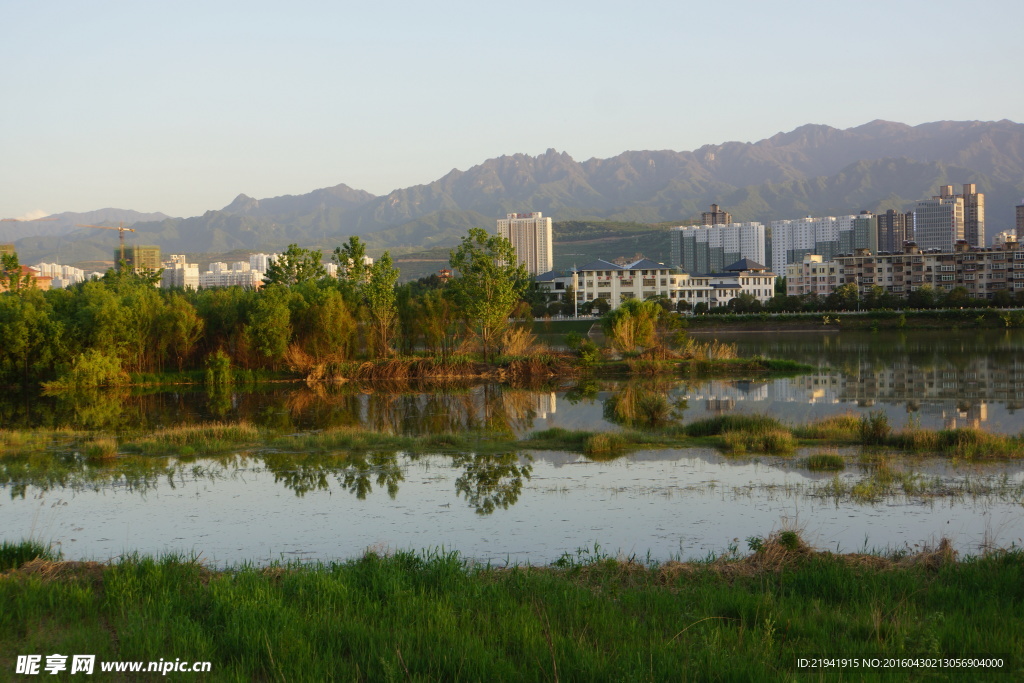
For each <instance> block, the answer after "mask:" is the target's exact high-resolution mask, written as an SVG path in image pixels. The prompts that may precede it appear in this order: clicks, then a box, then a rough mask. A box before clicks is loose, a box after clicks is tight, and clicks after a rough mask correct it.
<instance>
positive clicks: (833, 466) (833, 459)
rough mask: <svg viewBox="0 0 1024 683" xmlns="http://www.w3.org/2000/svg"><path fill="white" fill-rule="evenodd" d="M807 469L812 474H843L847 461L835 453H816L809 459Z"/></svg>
mask: <svg viewBox="0 0 1024 683" xmlns="http://www.w3.org/2000/svg"><path fill="white" fill-rule="evenodd" d="M806 464H807V469H809V470H810V471H811V472H842V471H843V470H844V469H846V460H844V459H843V457H842V456H841V455H837V454H835V453H815V454H814V455H811V456H808V458H807V463H806Z"/></svg>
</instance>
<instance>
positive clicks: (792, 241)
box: [768, 211, 878, 272]
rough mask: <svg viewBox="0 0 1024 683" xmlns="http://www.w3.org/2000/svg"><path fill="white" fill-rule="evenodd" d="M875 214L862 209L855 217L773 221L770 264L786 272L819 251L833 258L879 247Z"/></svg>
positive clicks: (825, 256) (777, 270)
mask: <svg viewBox="0 0 1024 683" xmlns="http://www.w3.org/2000/svg"><path fill="white" fill-rule="evenodd" d="M877 237H878V233H877V230H876V227H875V218H874V215H872V214H871V212H869V211H862V212H861V213H860V214H858V215H855V216H854V215H851V216H824V217H820V218H812V217H810V216H808V217H807V218H799V219H797V220H781V221H772V222H771V224H770V226H769V230H768V241H769V242H770V245H771V246H770V250H769V254H768V255H769V257H770V262H769V266H770V267H771V269H772V270H774V271H776V272H785V270H786V266H788V265H789V264H790V263H800V262H801V261H802V260H803V258H804V256H807V255H808V254H817V255H819V256H822V257H824V258H825V260H826V261H827V260H829V259H831V258H832V257H833V256H835V255H836V254H851V253H853V251H854V249H870V250H871V251H877V250H878V243H877V242H878V240H877Z"/></svg>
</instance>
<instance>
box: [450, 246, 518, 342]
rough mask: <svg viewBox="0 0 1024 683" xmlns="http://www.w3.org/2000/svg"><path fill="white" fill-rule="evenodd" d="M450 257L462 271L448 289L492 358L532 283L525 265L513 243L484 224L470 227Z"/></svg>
mask: <svg viewBox="0 0 1024 683" xmlns="http://www.w3.org/2000/svg"><path fill="white" fill-rule="evenodd" d="M449 261H450V262H451V265H452V267H453V268H455V269H456V270H457V271H458V272H459V276H458V277H456V278H454V279H453V280H452V281H451V282H450V283H448V287H447V288H446V291H448V292H450V294H451V296H452V297H453V299H454V300H455V302H456V303H457V304H458V305H459V307H460V308H461V309H462V312H463V314H464V315H465V316H466V323H467V325H468V326H469V328H470V329H471V330H472V331H473V333H474V334H476V336H477V337H478V338H479V339H480V344H481V346H482V347H483V353H484V357H485V358H490V357H491V355H492V353H493V351H494V348H495V346H496V343H497V340H498V337H499V336H500V334H501V331H502V330H503V329H504V328H505V326H506V325H507V324H508V317H509V315H510V314H511V313H512V309H513V308H514V307H515V306H516V304H517V303H518V302H519V299H520V298H521V297H522V296H523V294H524V293H525V292H526V289H527V287H528V286H529V275H528V274H527V272H526V267H525V266H523V265H522V264H521V263H519V261H518V259H517V258H516V252H515V248H514V247H513V246H512V243H511V242H509V241H508V240H507V239H505V238H504V237H501V236H500V235H490V234H488V233H487V231H486V230H484V229H483V228H470V230H469V234H468V235H466V236H465V237H463V238H462V243H461V244H460V245H459V246H458V247H457V248H456V249H455V250H453V251H452V252H451V254H450V258H449Z"/></svg>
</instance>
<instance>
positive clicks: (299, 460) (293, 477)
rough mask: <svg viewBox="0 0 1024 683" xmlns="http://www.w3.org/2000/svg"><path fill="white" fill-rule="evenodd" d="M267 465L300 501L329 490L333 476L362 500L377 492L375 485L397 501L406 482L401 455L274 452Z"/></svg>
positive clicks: (265, 458)
mask: <svg viewBox="0 0 1024 683" xmlns="http://www.w3.org/2000/svg"><path fill="white" fill-rule="evenodd" d="M263 464H264V466H265V467H266V468H267V470H268V471H269V472H272V473H273V474H274V483H275V484H281V485H282V486H284V487H285V488H286V489H289V490H291V491H294V492H295V495H296V496H298V497H299V498H302V497H303V496H305V495H306V494H307V493H309V492H311V491H326V490H328V489H329V488H330V483H329V479H328V478H329V477H332V476H333V477H334V478H335V479H336V480H337V481H338V483H339V484H341V486H342V487H344V488H345V489H346V490H347V491H348V492H349V493H352V494H355V496H356V498H358V499H359V500H365V499H366V496H367V495H369V494H370V493H372V492H373V486H374V483H376V485H377V486H378V487H380V488H383V489H384V490H386V491H387V492H388V496H389V497H390V498H392V499H393V498H394V497H395V496H396V495H398V484H399V482H402V481H405V475H404V474H403V473H402V468H401V466H400V465H399V464H398V454H397V453H371V454H368V455H367V454H360V453H346V454H339V455H323V454H314V453H310V454H296V453H271V454H267V455H265V456H264V458H263Z"/></svg>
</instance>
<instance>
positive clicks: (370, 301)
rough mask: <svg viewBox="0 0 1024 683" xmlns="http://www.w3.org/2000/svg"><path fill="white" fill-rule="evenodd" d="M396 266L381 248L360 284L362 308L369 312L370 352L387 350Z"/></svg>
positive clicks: (394, 311) (393, 313) (395, 308)
mask: <svg viewBox="0 0 1024 683" xmlns="http://www.w3.org/2000/svg"><path fill="white" fill-rule="evenodd" d="M397 282H398V269H397V268H395V266H394V263H393V262H392V260H391V254H389V253H388V252H386V251H385V252H384V255H383V256H381V257H380V258H379V259H377V261H376V262H375V263H374V264H373V266H372V267H371V268H370V279H369V280H368V281H367V283H366V285H365V286H364V288H363V291H364V293H365V294H366V310H367V312H368V313H369V318H370V320H369V323H370V330H371V334H370V338H371V342H372V343H371V344H370V346H372V348H373V351H374V353H375V354H376V355H377V356H386V355H390V353H391V338H392V337H393V336H394V333H395V320H396V319H397V317H398V306H397V305H396V303H395V283H397Z"/></svg>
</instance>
